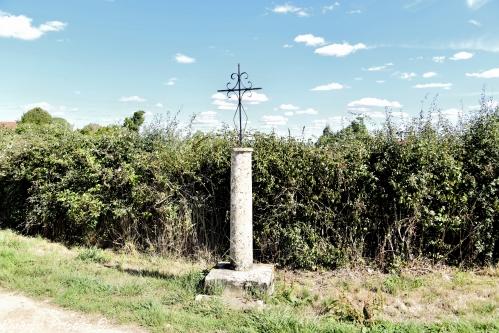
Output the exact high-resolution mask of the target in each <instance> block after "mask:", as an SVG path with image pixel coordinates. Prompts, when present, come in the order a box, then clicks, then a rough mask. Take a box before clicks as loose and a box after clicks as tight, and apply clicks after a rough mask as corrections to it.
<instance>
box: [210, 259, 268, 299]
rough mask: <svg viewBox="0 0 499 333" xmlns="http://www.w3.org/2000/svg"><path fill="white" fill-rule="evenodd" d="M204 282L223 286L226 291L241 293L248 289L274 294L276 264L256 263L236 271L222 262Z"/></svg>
mask: <svg viewBox="0 0 499 333" xmlns="http://www.w3.org/2000/svg"><path fill="white" fill-rule="evenodd" d="M225 266H227V265H225ZM204 284H205V287H207V288H216V287H219V286H222V287H224V293H225V292H227V291H231V292H236V293H240V292H243V291H244V290H247V291H253V292H255V291H259V292H262V293H267V294H272V293H273V291H274V265H266V264H254V265H252V267H251V269H248V270H245V271H235V270H232V269H225V268H224V263H220V264H219V265H218V266H217V268H214V269H212V270H211V271H210V273H209V274H208V275H207V276H206V278H205V280H204Z"/></svg>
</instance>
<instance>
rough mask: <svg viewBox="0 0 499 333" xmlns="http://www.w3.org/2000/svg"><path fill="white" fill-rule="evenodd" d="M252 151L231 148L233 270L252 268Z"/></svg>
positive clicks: (231, 248) (231, 256)
mask: <svg viewBox="0 0 499 333" xmlns="http://www.w3.org/2000/svg"><path fill="white" fill-rule="evenodd" d="M252 152H253V149H252V148H234V149H232V156H231V175H230V259H231V261H232V264H234V268H235V270H236V271H244V270H248V269H251V267H252V266H253V197H252V175H251V154H252Z"/></svg>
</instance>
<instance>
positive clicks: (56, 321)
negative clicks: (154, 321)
mask: <svg viewBox="0 0 499 333" xmlns="http://www.w3.org/2000/svg"><path fill="white" fill-rule="evenodd" d="M0 332H1V333H4V332H5V333H7V332H9V333H13V332H23V333H30V332H33V333H140V332H145V331H144V330H143V329H140V328H138V327H125V326H118V325H112V324H111V323H110V322H109V320H107V319H105V318H98V317H96V316H89V315H82V314H80V313H76V312H74V311H68V310H63V309H60V308H59V307H56V306H54V305H52V304H50V303H49V302H47V301H45V302H43V301H35V300H33V299H30V298H28V297H25V296H22V295H19V294H15V293H12V292H6V291H5V290H0Z"/></svg>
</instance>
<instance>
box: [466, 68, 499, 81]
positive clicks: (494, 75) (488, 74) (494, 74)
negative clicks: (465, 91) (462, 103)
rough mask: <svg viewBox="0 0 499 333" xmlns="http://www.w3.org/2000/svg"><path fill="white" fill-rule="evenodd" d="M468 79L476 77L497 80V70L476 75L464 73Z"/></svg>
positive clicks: (498, 71)
mask: <svg viewBox="0 0 499 333" xmlns="http://www.w3.org/2000/svg"><path fill="white" fill-rule="evenodd" d="M466 76H468V77H477V78H480V79H497V78H499V68H492V69H489V70H488V71H484V72H478V73H466Z"/></svg>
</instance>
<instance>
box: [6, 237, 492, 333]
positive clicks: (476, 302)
mask: <svg viewBox="0 0 499 333" xmlns="http://www.w3.org/2000/svg"><path fill="white" fill-rule="evenodd" d="M207 267H208V266H207V265H206V264H203V263H195V262H187V261H182V260H173V259H167V258H160V257H155V256H142V255H125V254H119V253H113V252H110V251H102V250H99V249H80V248H73V249H68V248H66V247H64V246H62V245H59V244H54V243H49V242H47V241H45V240H42V239H39V238H27V237H22V236H19V235H16V234H14V233H13V232H11V231H6V230H4V231H0V287H2V288H5V289H9V290H17V291H21V292H23V293H24V294H26V295H29V296H32V297H35V298H43V299H47V298H48V299H50V300H51V301H52V302H53V303H55V304H58V305H61V306H63V307H66V308H69V309H73V310H78V311H82V312H87V313H93V314H101V315H104V316H106V317H108V318H110V319H112V320H114V321H116V322H119V323H136V324H139V325H141V326H143V327H145V328H147V329H149V330H150V331H152V332H373V333H374V332H496V331H499V319H497V318H499V315H498V302H499V299H498V295H499V292H498V289H497V288H498V283H497V282H498V277H499V275H498V270H497V268H490V269H488V270H484V271H483V274H478V275H472V274H474V273H469V272H458V271H450V272H446V271H443V272H442V271H439V272H438V273H435V272H432V273H428V274H420V275H419V276H416V275H415V274H412V275H411V274H409V273H404V272H400V273H399V274H396V275H395V274H391V275H382V274H380V273H374V274H364V275H362V274H357V275H355V272H352V271H349V272H348V273H346V272H345V271H342V272H340V273H338V274H333V273H330V272H322V273H321V272H314V273H312V272H301V273H296V272H284V271H281V272H279V274H278V276H279V277H278V281H277V290H276V293H275V294H274V295H273V296H272V297H268V298H267V299H266V302H267V304H268V306H267V307H266V308H265V309H264V310H257V309H254V310H233V309H230V308H228V307H227V306H225V305H224V304H223V303H222V302H221V301H219V300H217V298H214V299H211V300H207V301H202V302H197V301H195V300H194V299H195V296H196V294H198V293H201V292H202V288H201V286H202V280H203V278H204V274H205V272H206V269H207ZM348 274H350V275H348ZM352 274H353V275H352ZM446 274H450V275H449V276H448V277H447V275H446ZM467 293H468V294H469V295H474V296H477V295H478V296H477V297H475V298H472V299H471V301H470V302H467V305H466V306H465V307H461V308H454V307H453V306H454V305H453V304H454V303H452V302H451V301H452V300H453V299H454V298H455V297H454V295H455V294H456V295H462V296H463V295H464V296H466V295H467ZM410 300H416V301H413V302H415V303H414V304H412V305H413V306H411V304H409V303H408V302H409V301H410ZM446 302H447V303H446ZM449 302H450V303H449ZM399 303H400V304H399ZM397 304H399V305H400V306H399V308H397V306H396V305H397ZM435 304H437V305H438V304H441V305H442V304H443V305H442V306H440V307H438V306H437V307H435V308H434V310H433V311H434V312H436V313H437V314H438V313H440V315H439V316H437V317H431V318H429V317H427V316H423V315H419V316H418V315H417V314H414V312H411V311H406V310H407V309H409V308H412V307H413V308H415V309H416V308H418V307H421V306H423V311H422V312H423V313H424V312H425V311H424V306H429V305H432V306H433V305H435ZM411 313H412V314H411ZM397 318H398V320H397ZM401 319H402V320H401Z"/></svg>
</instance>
